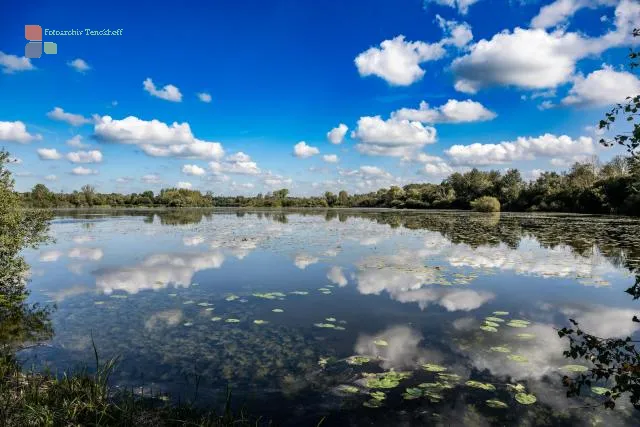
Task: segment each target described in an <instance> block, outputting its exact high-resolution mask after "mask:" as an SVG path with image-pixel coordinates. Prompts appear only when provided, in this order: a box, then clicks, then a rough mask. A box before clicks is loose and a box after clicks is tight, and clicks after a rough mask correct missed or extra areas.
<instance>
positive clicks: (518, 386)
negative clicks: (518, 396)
mask: <svg viewBox="0 0 640 427" xmlns="http://www.w3.org/2000/svg"><path fill="white" fill-rule="evenodd" d="M507 388H508V389H509V390H511V391H515V392H517V393H521V392H523V391H524V390H525V388H524V386H523V385H522V384H507Z"/></svg>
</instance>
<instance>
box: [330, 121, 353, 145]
mask: <svg viewBox="0 0 640 427" xmlns="http://www.w3.org/2000/svg"><path fill="white" fill-rule="evenodd" d="M348 130H349V128H348V127H347V125H345V124H344V123H340V124H339V125H338V127H335V128H333V129H331V130H330V131H329V132H327V139H328V140H329V142H330V143H332V144H340V143H342V141H344V136H345V135H346V134H347V131H348Z"/></svg>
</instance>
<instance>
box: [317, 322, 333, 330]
mask: <svg viewBox="0 0 640 427" xmlns="http://www.w3.org/2000/svg"><path fill="white" fill-rule="evenodd" d="M313 326H315V327H316V328H325V329H335V327H336V325H334V324H333V323H314V324H313Z"/></svg>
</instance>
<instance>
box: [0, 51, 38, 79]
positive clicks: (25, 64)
mask: <svg viewBox="0 0 640 427" xmlns="http://www.w3.org/2000/svg"><path fill="white" fill-rule="evenodd" d="M0 66H2V72H3V73H5V74H13V73H15V72H16V71H29V70H35V69H36V67H34V66H33V64H32V63H31V59H29V58H27V57H25V56H23V57H19V56H15V55H9V54H7V53H4V52H2V51H0Z"/></svg>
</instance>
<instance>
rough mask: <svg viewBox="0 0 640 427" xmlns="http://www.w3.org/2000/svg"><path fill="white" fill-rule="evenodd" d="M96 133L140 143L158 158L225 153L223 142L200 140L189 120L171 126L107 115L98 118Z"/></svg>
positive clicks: (214, 156) (108, 139)
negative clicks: (192, 130) (113, 117)
mask: <svg viewBox="0 0 640 427" xmlns="http://www.w3.org/2000/svg"><path fill="white" fill-rule="evenodd" d="M94 132H95V136H96V138H98V139H100V140H102V141H106V142H118V143H124V144H137V145H140V147H141V148H142V150H143V151H144V152H145V153H146V154H148V155H150V156H154V157H184V158H199V159H219V158H221V157H222V156H223V155H224V149H223V148H222V144H220V143H219V142H209V141H202V140H200V139H197V138H196V137H195V136H194V135H193V133H192V132H191V127H190V126H189V123H186V122H185V123H177V122H173V123H172V124H171V126H169V125H167V124H166V123H163V122H161V121H159V120H155V119H154V120H150V121H147V120H141V119H139V118H137V117H134V116H129V117H126V118H124V119H122V120H114V119H112V118H111V117H109V116H103V117H97V118H96V124H95V127H94Z"/></svg>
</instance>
